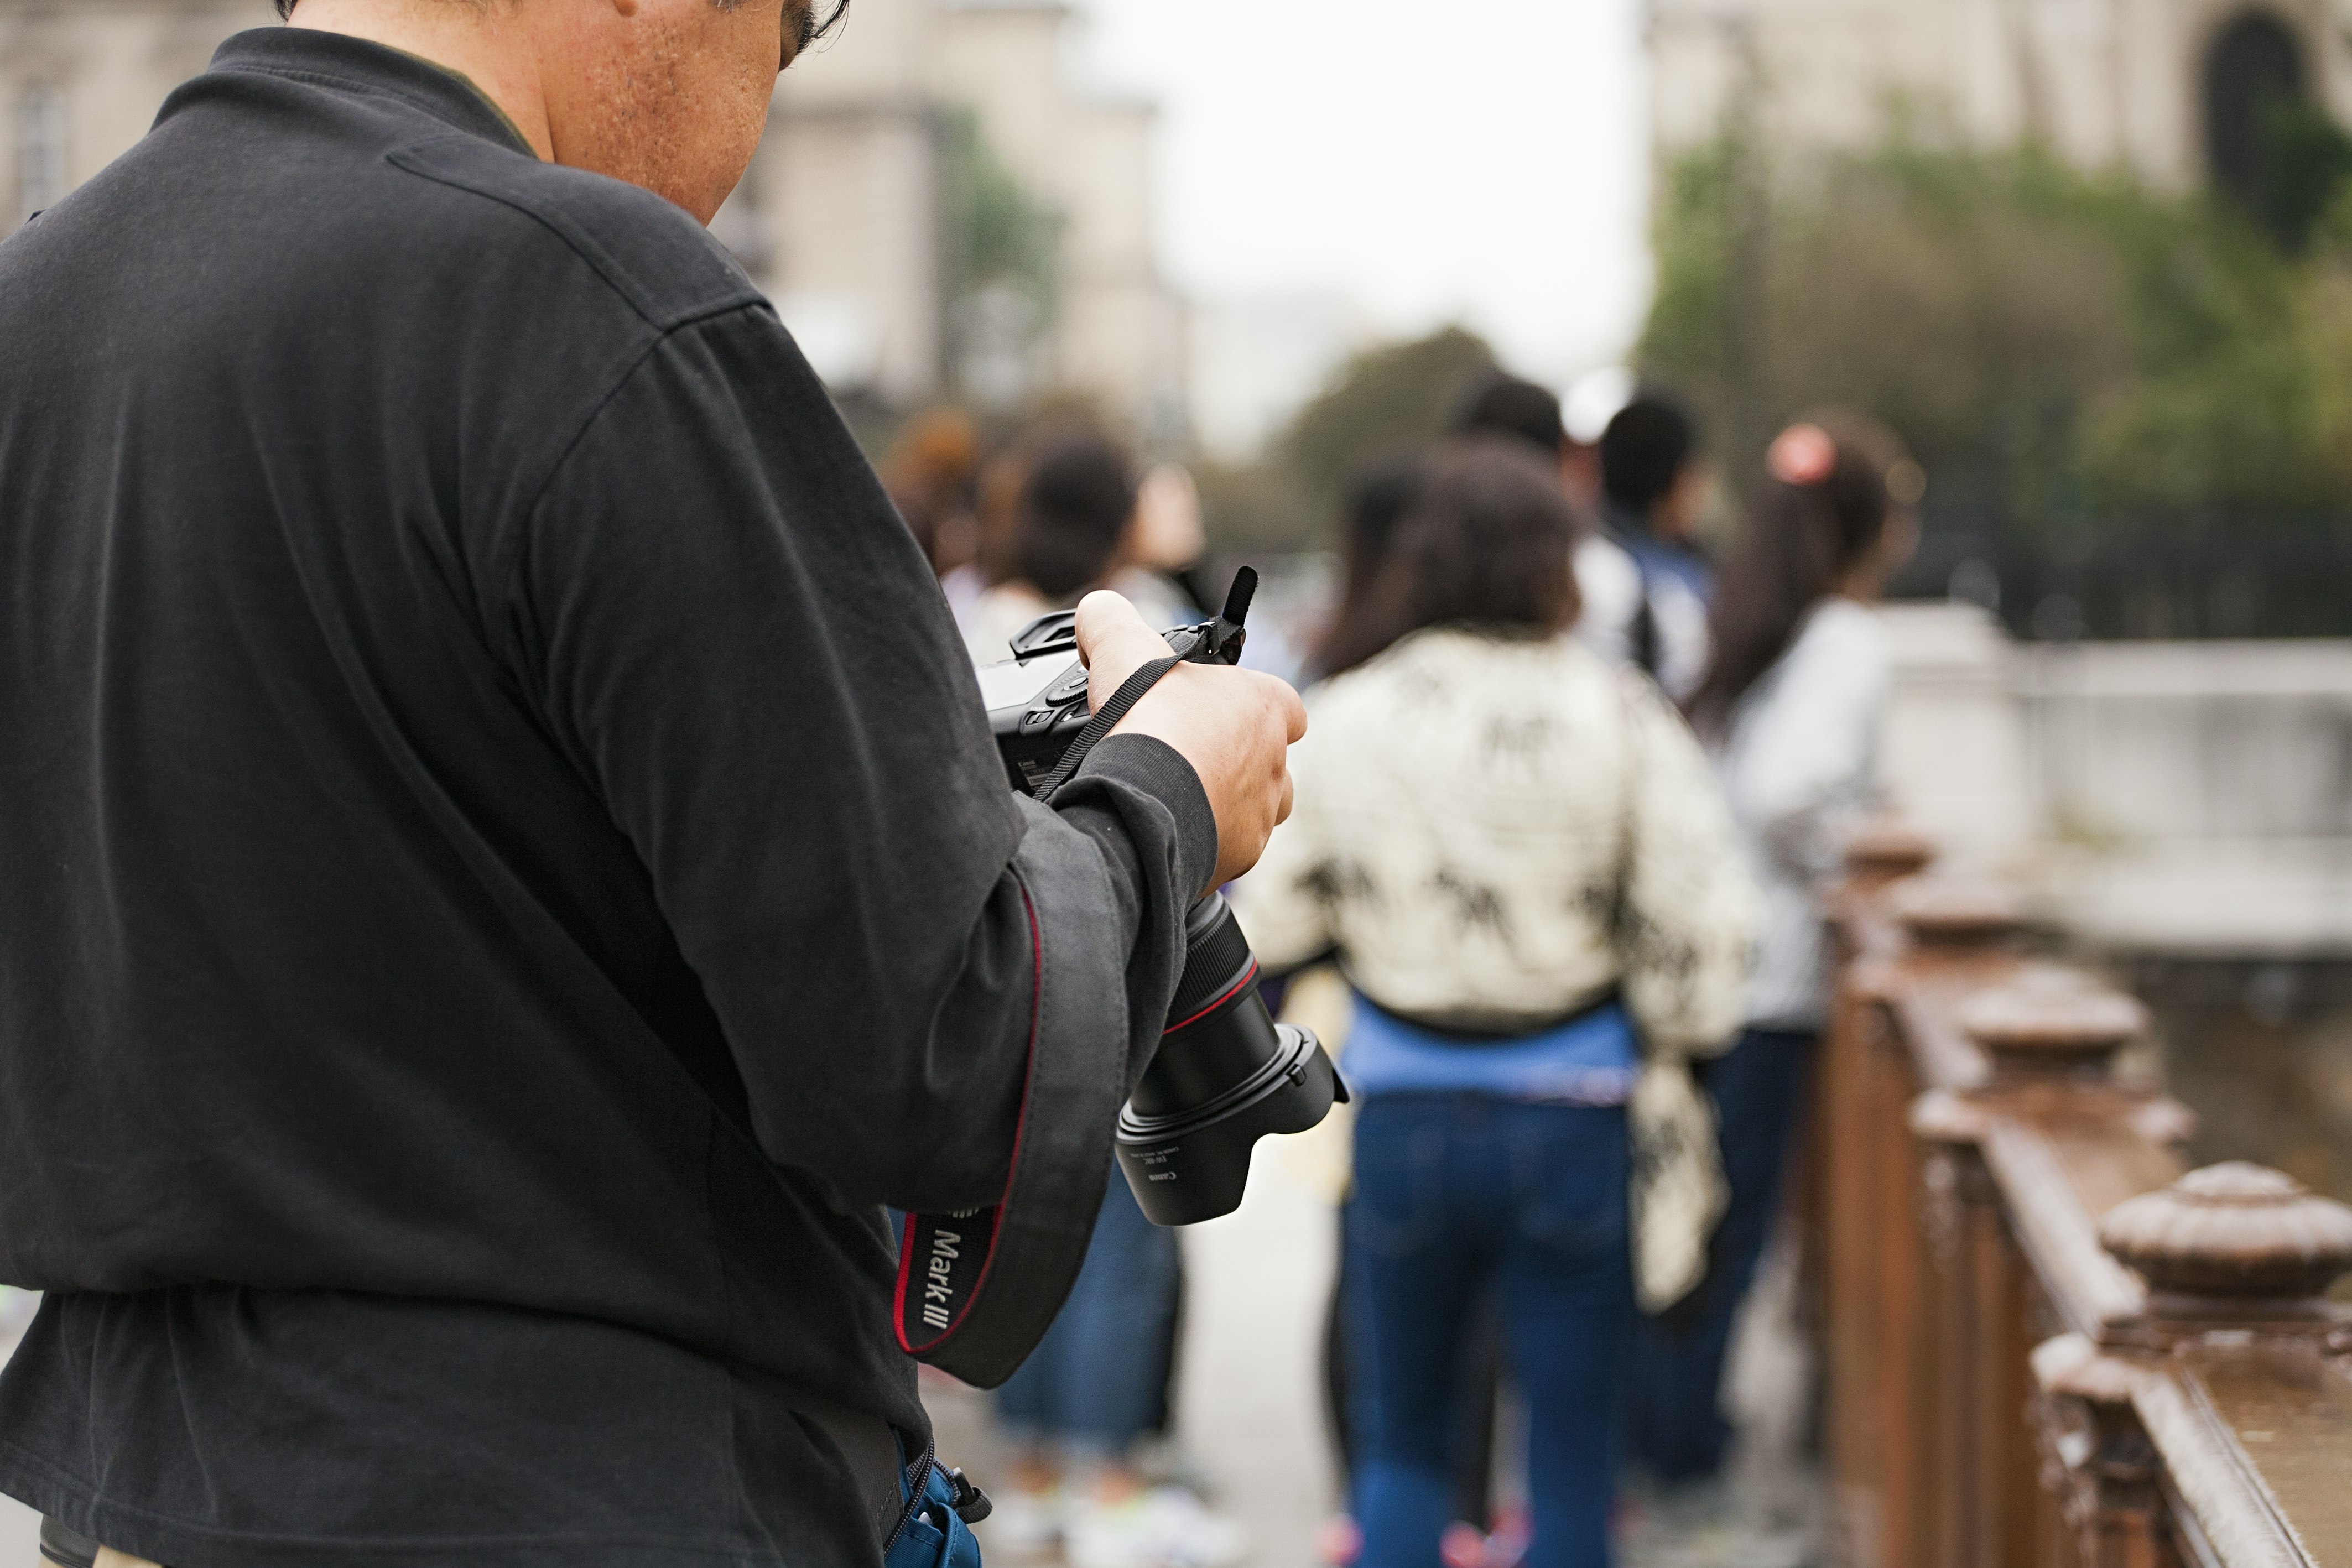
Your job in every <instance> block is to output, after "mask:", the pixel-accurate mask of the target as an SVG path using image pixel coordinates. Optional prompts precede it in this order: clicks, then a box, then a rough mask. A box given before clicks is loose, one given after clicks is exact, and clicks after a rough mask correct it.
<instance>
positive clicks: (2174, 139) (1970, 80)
mask: <svg viewBox="0 0 2352 1568" xmlns="http://www.w3.org/2000/svg"><path fill="white" fill-rule="evenodd" d="M2347 25H2352V5H2347V4H2346V3H2345V0H1652V5H1651V9H1650V14H1649V49H1650V59H1651V70H1652V92H1651V116H1652V128H1653V135H1654V141H1655V144H1656V146H1657V149H1658V151H1659V152H1661V153H1663V154H1667V155H1671V154H1672V153H1674V152H1677V151H1680V150H1682V149H1685V148H1688V147H1692V146H1695V145H1696V144H1698V143H1701V142H1704V141H1707V140H1709V139H1710V138H1712V137H1714V136H1716V135H1717V134H1718V133H1719V132H1720V131H1723V130H1724V129H1725V128H1726V126H1727V124H1732V123H1738V122H1739V121H1740V120H1743V119H1744V118H1752V120H1753V122H1754V123H1756V124H1757V125H1759V127H1760V128H1761V129H1763V130H1765V131H1768V132H1769V133H1770V134H1772V135H1773V136H1775V137H1776V138H1778V139H1780V140H1782V141H1786V142H1791V143H1795V144H1799V145H1814V146H1820V145H1830V146H1839V145H1854V144H1858V143H1862V142H1865V141H1870V140H1873V139H1875V138H1876V137H1879V136H1881V135H1883V134H1885V131H1886V129H1887V127H1888V125H1889V123H1890V117H1892V116H1898V115H1903V114H1910V115H1914V116H1916V117H1918V118H1919V119H1920V120H1923V121H1924V122H1926V123H1928V124H1931V125H1936V126H1938V127H1943V128H1948V129H1949V130H1951V131H1957V132H1958V133H1959V134H1960V135H1961V136H1963V137H1966V138H1968V139H1970V140H1972V141H1977V142H1979V143H1981V144H1984V145H1988V146H2009V145H2014V144H2016V143H2018V142H2020V141H2039V142H2041V143H2042V144H2043V145H2045V146H2047V147H2049V148H2051V149H2053V150H2054V151H2055V152H2058V153H2059V154H2060V155H2062V156H2063V157H2065V158H2066V159H2068V160H2069V161H2070V162H2074V163H2076V164H2078V165H2080V166H2082V167H2084V168H2101V167H2108V166H2115V165H2122V166H2126V167H2128V168H2130V169H2132V170H2134V171H2136V172H2138V173H2139V174H2140V175H2142V176H2143V177H2144V178H2147V179H2148V180H2150V181H2152V182H2154V183H2158V184H2159V185H2163V186H2168V187H2176V188H2177V187H2179V186H2183V185H2187V184H2191V183H2198V182H2200V181H2202V180H2204V179H2207V178H2216V179H2219V180H2220V181H2221V182H2222V183H2225V184H2241V183H2249V184H2250V183H2252V182H2254V181H2256V180H2258V179H2259V178H2260V173H2261V171H2260V169H2259V167H2258V166H2257V164H2258V161H2259V159H2260V156H2261V152H2260V143H2261V141H2262V126H2261V117H2262V115H2263V112H2265V110H2266V108H2267V103H2268V100H2270V99H2274V98H2277V97H2285V98H2288V99H2295V100H2300V101H2302V102H2305V103H2307V104H2309V105H2311V106H2312V107H2314V108H2316V109H2319V110H2324V111H2325V112H2326V113H2327V114H2328V115H2330V116H2331V117H2333V118H2334V119H2336V120H2339V121H2342V120H2352V35H2347Z"/></svg>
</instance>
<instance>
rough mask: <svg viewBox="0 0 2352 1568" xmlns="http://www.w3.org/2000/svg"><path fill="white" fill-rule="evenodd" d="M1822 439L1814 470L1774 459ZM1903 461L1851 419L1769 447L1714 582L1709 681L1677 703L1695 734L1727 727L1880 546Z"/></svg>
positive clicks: (1789, 434) (1795, 433) (1897, 447)
mask: <svg viewBox="0 0 2352 1568" xmlns="http://www.w3.org/2000/svg"><path fill="white" fill-rule="evenodd" d="M1808 433H1810V434H1808ZM1824 441H1826V442H1827V443H1828V444H1829V446H1830V448H1831V449H1832V450H1824V451H1822V454H1821V458H1820V459H1819V460H1818V461H1817V464H1816V465H1815V466H1814V467H1803V466H1800V467H1794V468H1792V467H1790V466H1789V465H1786V464H1784V463H1783V462H1782V460H1781V455H1782V453H1783V452H1784V450H1787V449H1790V444H1791V443H1792V442H1793V443H1799V444H1805V443H1810V444H1811V447H1813V448H1819V447H1821V446H1822V443H1823V442H1824ZM1903 460H1904V458H1903V448H1902V444H1900V443H1899V442H1897V441H1896V440H1895V437H1894V436H1893V435H1892V434H1889V433H1888V432H1887V431H1886V430H1885V428H1883V427H1882V426H1880V425H1877V424H1875V423H1871V422H1869V421H1866V420H1863V419H1858V418H1855V417H1853V416H1852V415H1839V414H1825V415H1822V416H1820V417H1818V418H1816V419H1813V420H1811V421H1808V422H1806V423H1801V424H1796V425H1791V426H1790V428H1789V429H1788V430H1787V431H1785V432H1783V433H1782V434H1781V436H1780V440H1779V441H1776V442H1775V443H1773V448H1772V457H1771V458H1769V459H1768V461H1767V468H1768V473H1767V475H1766V476H1765V479H1764V482H1763V485H1762V487H1761V488H1760V489H1759V492H1758V494H1757V497H1756V504H1755V506H1754V507H1752V508H1751V509H1750V511H1749V512H1748V526H1747V527H1746V528H1743V529H1742V530H1741V531H1740V536H1739V538H1738V542H1737V543H1736V544H1735V545H1734V546H1733V547H1732V550H1731V554H1730V557H1729V559H1727V560H1726V561H1725V562H1724V566H1723V570H1722V572H1721V574H1720V575H1719V576H1717V579H1716V584H1715V602H1714V605H1713V607H1712V609H1711V610H1710V611H1709V612H1708V616H1707V622H1708V630H1709V632H1710V633H1711V644H1712V646H1711V652H1710V653H1709V655H1708V661H1707V671H1706V677H1705V678H1704V679H1702V680H1701V681H1700V682H1699V685H1698V689H1697V690H1696V691H1695V692H1693V693H1692V694H1691V695H1690V699H1689V701H1688V702H1687V703H1685V705H1684V711H1685V712H1686V713H1687V714H1688V715H1689V716H1690V720H1691V723H1692V725H1693V727H1696V729H1698V730H1699V731H1700V732H1701V733H1702V734H1706V735H1711V736H1718V737H1719V736H1721V735H1722V734H1723V733H1724V732H1725V731H1726V730H1727V729H1728V728H1729V727H1730V725H1731V716H1732V713H1733V711H1734V710H1735V709H1737V708H1738V706H1739V699H1740V698H1741V697H1743V696H1745V695H1748V688H1749V687H1751V686H1753V685H1755V684H1756V683H1757V682H1758V681H1759V680H1760V679H1762V678H1763V675H1764V672H1765V671H1767V670H1769V669H1770V668H1771V667H1772V666H1773V665H1774V664H1777V663H1778V662H1779V661H1780V655H1781V654H1783V653H1787V652H1788V651H1789V645H1790V643H1793V642H1795V641H1796V638H1797V630H1798V628H1799V627H1800V626H1801V625H1803V623H1804V620H1805V616H1806V613H1807V612H1810V611H1811V609H1812V608H1813V606H1814V605H1816V604H1818V603H1820V602H1821V601H1822V600H1823V599H1825V598H1827V597H1828V596H1829V594H1830V591H1831V590H1832V589H1833V588H1835V587H1836V586H1837V581H1838V579H1839V578H1841V577H1843V576H1844V575H1845V573H1846V571H1847V570H1849V569H1850V568H1852V567H1853V564H1854V563H1855V562H1856V561H1858V560H1860V559H1862V558H1863V557H1864V556H1865V555H1867V554H1868V553H1869V552H1870V551H1871V549H1873V548H1874V547H1875V546H1876V545H1877V543H1878V539H1879V536H1880V535H1882V534H1883V533H1885V531H1886V519H1887V518H1888V517H1890V516H1891V515H1893V513H1894V510H1895V497H1894V495H1893V493H1892V492H1891V491H1890V490H1889V488H1888V486H1887V476H1888V474H1889V473H1890V472H1891V471H1892V470H1893V469H1894V467H1895V465H1897V464H1898V463H1901V462H1902V461H1903ZM1816 470H1818V473H1817V476H1816Z"/></svg>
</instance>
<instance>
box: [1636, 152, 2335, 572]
mask: <svg viewBox="0 0 2352 1568" xmlns="http://www.w3.org/2000/svg"><path fill="white" fill-rule="evenodd" d="M2326 157H2327V155H2326V154H2325V152H2324V150H2323V151H2322V152H2314V153H2313V154H2312V156H2311V157H2310V158H2308V159H2306V160H2305V161H2304V162H2303V163H2302V164H2300V165H2298V167H2299V168H2300V169H2301V170H2302V171H2303V172H2302V173H2300V174H2298V175H2296V179H2297V180H2299V181H2301V182H2302V183H2301V184H2298V185H2297V187H2296V191H2295V193H2294V199H2295V201H2296V202H2299V203H2304V204H2308V203H2310V202H2311V201H2312V200H2313V199H2314V198H2313V196H2312V194H2311V192H2310V191H2309V190H2308V189H2306V188H2305V187H2307V186H2309V185H2312V184H2315V183H2320V182H2321V175H2320V173H2317V172H2314V170H2315V169H2323V166H2324V165H2325V164H2326ZM1724 166H1725V160H1724V157H1723V153H1722V152H1721V150H1719V149H1704V150H1701V151H1699V152H1695V153H1693V154H1691V155H1689V156H1687V157H1686V158H1685V159H1683V160H1681V161H1680V162H1678V163H1677V164H1676V165H1675V166H1674V167H1673V168H1672V169H1670V170H1669V171H1668V172H1667V176H1666V180H1665V183H1664V193H1663V199H1662V200H1661V202H1660V204H1659V217H1658V227H1657V256H1658V276H1659V287H1658V294H1657V298H1656V302H1655V305H1654V308H1653V311H1652V314H1651V317H1650V319H1649V322H1648V324H1647V327H1646V329H1645V331H1644V334H1643V341H1642V347H1641V350H1640V357H1641V360H1642V362H1643V366H1644V368H1645V369H1646V370H1647V371H1649V372H1650V373H1652V374H1653V375H1654V376H1657V377H1659V378H1661V379H1664V380H1667V381H1669V382H1674V383H1675V384H1678V385H1680V386H1682V387H1683V388H1685V390H1686V391H1687V392H1690V393H1691V394H1692V395H1693V396H1694V398H1695V399H1696V401H1697V402H1700V403H1701V405H1702V406H1703V407H1704V408H1706V410H1707V411H1708V412H1709V413H1714V414H1716V415H1717V416H1718V417H1719V416H1720V413H1721V411H1722V409H1723V407H1724V405H1725V403H1726V402H1727V399H1728V396H1729V389H1728V388H1727V385H1726V366H1725V363H1724V344H1723V339H1724V334H1723V330H1722V321H1723V319H1724V300H1725V298H1726V294H1727V289H1728V287H1729V280H1728V267H1729V263H1728V261H1727V256H1728V254H1729V245H1728V235H1727V218H1726V215H1725V214H1726V211H1727V199H1728V195H1727V188H1726V187H1727V182H1726V181H1725V179H1724V176H1723V169H1724ZM2323 172H2324V170H2323ZM2335 179H2336V190H2337V191H2338V192H2339V193H2340V192H2341V191H2342V189H2343V180H2342V177H2341V176H2340V175H2338V176H2336V177H2335ZM2342 201H2343V198H2342V197H2341V195H2340V194H2339V195H2338V196H2337V197H2336V198H2334V202H2335V204H2331V205H2329V206H2327V207H2326V209H2325V210H2324V211H2323V212H2322V213H2321V214H2320V215H2319V216H2317V217H2315V218H2313V219H2310V220H2309V221H2308V224H2307V225H2306V233H2305V242H2304V246H2303V249H2302V251H2301V252H2300V253H2299V254H2298V253H2296V252H2293V251H2290V250H2288V249H2286V248H2284V247H2283V246H2281V245H2280V244H2278V243H2277V242H2276V241H2275V240H2274V239H2273V237H2272V236H2271V235H2269V234H2268V233H2266V232H2265V230H2264V229H2263V227H2262V226H2261V225H2258V224H2257V223H2256V222H2255V221H2253V219H2252V217H2251V216H2250V215H2249V214H2245V213H2242V212H2241V211H2239V210H2237V209H2236V208H2235V207H2234V206H2233V205H2231V204H2228V203H2225V202H2222V201H2220V200H2217V199H2212V198H2209V197H2206V196H2203V195H2199V194H2191V195H2173V194H2169V193H2158V192H2154V191H2151V190H2149V189H2147V188H2146V187H2145V186H2143V185H2141V184H2139V183H2137V182H2136V181H2134V180H2132V179H2130V178H2128V177H2126V176H2123V175H2120V174H2106V175H2096V176H2094V175H2085V174H2082V173H2079V172H2074V171H2073V170H2070V169H2068V168H2065V167H2064V166H2063V165H2061V164H2059V163H2058V162H2055V161H2054V160H2053V159H2052V158H2050V157H2049V156H2047V155H2046V154H2043V153H2042V152H2037V151H2034V150H2032V149H2026V150H2022V151H2017V152H1999V153H1987V152H1971V151H1966V150H1961V149H1957V148H1952V147H1939V146H1935V145H1930V144H1924V143H1922V142H1921V141H1916V140H1915V139H1911V138H1908V137H1904V136H1896V137H1894V138H1891V139H1890V140H1889V141H1887V143H1886V144H1885V145H1884V146H1882V147H1879V148H1877V149H1875V150H1873V151H1871V152H1865V153H1861V154H1847V155H1837V156H1828V157H1822V158H1820V159H1817V160H1813V161H1811V162H1806V163H1804V164H1802V165H1799V166H1788V167H1782V168H1780V169H1779V170H1778V171H1776V174H1775V178H1774V180H1773V183H1772V185H1771V188H1770V201H1769V215H1768V218H1767V220H1766V235H1765V238H1764V244H1763V256H1764V259H1763V263H1762V266H1763V274H1764V276H1763V281H1762V288H1761V305H1760V309H1761V313H1762V317H1763V321H1762V330H1761V333H1760V338H1761V353H1760V357H1761V364H1760V371H1759V373H1760V379H1761V382H1762V388H1761V396H1762V402H1764V404H1765V411H1766V412H1767V413H1769V415H1770V423H1775V424H1777V423H1778V422H1780V421H1782V420H1786V419H1788V418H1790V417H1793V416H1795V415H1797V414H1799V413H1801V412H1803V411H1804V410H1806V409H1808V408H1812V407H1817V406H1821V405H1823V404H1840V405H1845V406H1850V407H1854V408H1858V409H1860V410H1863V411H1864V412H1867V413H1873V414H1875V415H1876V416H1878V417H1880V418H1882V419H1885V421H1886V422H1887V423H1890V424H1892V425H1893V426H1894V427H1895V429H1896V430H1897V431H1898V432H1900V433H1901V434H1903V435H1904V436H1905V437H1906V439H1907V440H1908V441H1909V442H1910V443H1911V444H1912V445H1913V447H1914V449H1915V450H1916V451H1917V452H1918V454H1919V455H1920V456H1921V458H1922V460H1923V461H1924V462H1925V463H1926V464H1927V466H1928V468H1929V471H1930V473H1931V474H1934V475H1936V476H1937V484H1938V486H1939V488H1941V487H1948V486H1950V485H1952V484H1954V483H1956V484H1957V486H1958V488H1959V489H1960V490H1962V491H1964V492H1966V493H1969V494H1970V495H1972V496H1974V497H1978V499H1979V501H1980V502H1981V504H1983V505H1985V506H1989V507H1991V508H1993V509H1994V510H1995V511H1997V512H1998V513H1999V514H2000V516H2001V517H2005V518H2007V519H2009V522H2010V524H2011V526H2014V527H2019V528H2067V527H2093V526H2095V524H2096V520H2097V519H2098V518H2099V517H2102V516H2108V515H2115V514H2117V513H2121V512H2146V511H2150V510H2181V511H2185V510H2196V509H2200V508H2204V509H2212V508H2242V509H2255V510H2260V509H2271V510H2287V509H2294V508H2310V507H2335V508H2336V509H2338V510H2345V509H2352V508H2347V503H2352V442H2347V434H2352V352H2347V350H2352V209H2347V208H2346V207H2345V206H2343V205H2342ZM1724 455H1725V456H1726V458H1727V460H1728V461H1729V462H1730V463H1732V464H1734V465H1741V468H1740V471H1741V472H1745V471H1747V470H1748V469H1750V468H1752V466H1753V465H1754V463H1755V461H1756V458H1757V454H1755V453H1752V452H1741V453H1726V454H1724Z"/></svg>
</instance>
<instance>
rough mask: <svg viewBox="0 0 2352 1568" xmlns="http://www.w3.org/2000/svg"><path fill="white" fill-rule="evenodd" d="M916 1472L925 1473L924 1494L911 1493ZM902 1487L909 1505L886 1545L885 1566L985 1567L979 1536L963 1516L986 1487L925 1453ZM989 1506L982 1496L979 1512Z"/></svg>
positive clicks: (984, 1513)
mask: <svg viewBox="0 0 2352 1568" xmlns="http://www.w3.org/2000/svg"><path fill="white" fill-rule="evenodd" d="M915 1476H920V1477H921V1478H922V1488H923V1490H922V1495H921V1496H920V1497H919V1498H916V1497H914V1496H913V1493H912V1482H913V1478H914V1477H915ZM900 1490H901V1491H904V1492H907V1493H908V1498H909V1505H908V1511H907V1513H906V1515H905V1516H904V1517H903V1518H901V1519H900V1520H899V1521H898V1531H897V1533H896V1534H894V1535H892V1536H891V1538H890V1540H889V1541H888V1542H887V1543H886V1544H885V1546H884V1547H883V1568H980V1542H979V1540H978V1538H976V1537H975V1536H974V1535H973V1534H972V1532H971V1526H970V1525H968V1524H966V1523H965V1522H964V1521H963V1516H964V1512H965V1511H971V1509H972V1503H971V1500H972V1499H974V1498H981V1493H980V1492H979V1490H978V1489H977V1488H975V1487H973V1486H972V1485H971V1483H970V1482H969V1481H966V1480H965V1479H963V1472H962V1471H961V1470H950V1469H944V1468H942V1467H941V1466H940V1464H939V1463H938V1461H936V1460H935V1459H933V1458H931V1456H930V1455H929V1453H926V1454H924V1456H923V1457H922V1458H920V1459H919V1460H918V1461H917V1462H916V1463H915V1464H914V1465H913V1466H911V1467H909V1476H908V1480H907V1481H905V1482H902V1483H900ZM986 1509H987V1502H986V1500H985V1499H984V1498H982V1499H981V1502H980V1509H979V1511H978V1512H976V1513H975V1514H974V1517H975V1518H985V1517H987V1515H986Z"/></svg>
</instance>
